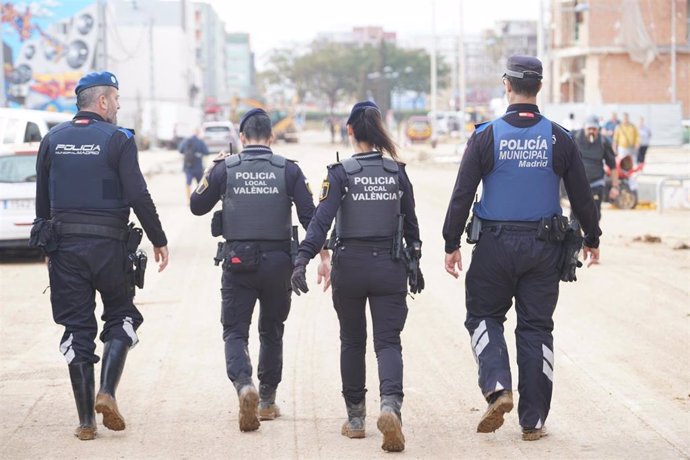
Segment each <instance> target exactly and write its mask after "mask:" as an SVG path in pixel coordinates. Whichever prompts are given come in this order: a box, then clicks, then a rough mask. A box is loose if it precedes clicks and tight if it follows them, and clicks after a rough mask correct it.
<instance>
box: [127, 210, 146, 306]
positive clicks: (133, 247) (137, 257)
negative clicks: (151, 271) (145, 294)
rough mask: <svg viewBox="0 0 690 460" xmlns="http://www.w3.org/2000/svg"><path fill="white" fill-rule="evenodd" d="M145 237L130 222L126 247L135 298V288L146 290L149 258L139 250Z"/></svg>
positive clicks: (141, 231) (140, 230)
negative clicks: (145, 281) (145, 279)
mask: <svg viewBox="0 0 690 460" xmlns="http://www.w3.org/2000/svg"><path fill="white" fill-rule="evenodd" d="M143 236H144V231H143V230H142V229H140V228H138V227H135V226H134V224H133V223H131V222H130V224H129V225H128V226H127V241H126V246H127V254H128V256H127V257H128V258H129V261H130V263H131V264H132V272H131V288H132V296H134V292H135V289H134V288H135V287H138V288H139V289H144V275H145V274H146V263H147V262H148V257H147V256H146V253H145V252H144V251H143V250H141V249H138V248H139V244H141V240H142V238H143Z"/></svg>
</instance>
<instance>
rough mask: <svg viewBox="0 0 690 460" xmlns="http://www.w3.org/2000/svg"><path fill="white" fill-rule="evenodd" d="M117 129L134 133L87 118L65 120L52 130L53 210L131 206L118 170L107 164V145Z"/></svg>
mask: <svg viewBox="0 0 690 460" xmlns="http://www.w3.org/2000/svg"><path fill="white" fill-rule="evenodd" d="M86 120H88V122H87V121H86ZM118 130H120V131H122V132H123V133H125V135H127V136H128V137H131V136H132V134H131V132H129V131H126V130H124V128H118V127H117V126H115V125H112V124H110V123H107V122H104V121H99V120H92V119H87V118H79V119H77V120H72V121H69V122H65V123H62V124H60V125H59V126H56V127H55V128H54V129H53V130H52V131H51V132H50V147H49V155H50V207H51V208H52V209H53V210H69V209H91V210H96V209H98V210H115V209H122V208H129V203H127V202H126V201H125V199H124V196H123V193H122V187H121V185H120V176H119V174H118V171H117V170H116V169H113V168H112V167H111V166H110V165H109V164H108V155H109V152H108V144H109V142H110V138H111V137H112V136H113V135H114V134H115V133H116V132H117V131H118Z"/></svg>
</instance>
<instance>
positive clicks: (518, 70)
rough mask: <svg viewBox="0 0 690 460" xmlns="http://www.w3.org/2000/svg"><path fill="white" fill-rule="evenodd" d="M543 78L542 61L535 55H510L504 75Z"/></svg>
mask: <svg viewBox="0 0 690 460" xmlns="http://www.w3.org/2000/svg"><path fill="white" fill-rule="evenodd" d="M506 75H507V76H509V77H513V78H535V79H537V80H541V79H542V67H541V61H540V60H539V59H537V58H535V57H534V56H510V57H509V58H508V60H507V61H506V71H505V74H504V76H506Z"/></svg>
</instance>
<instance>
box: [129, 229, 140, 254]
mask: <svg viewBox="0 0 690 460" xmlns="http://www.w3.org/2000/svg"><path fill="white" fill-rule="evenodd" d="M143 236H144V231H143V230H142V229H140V228H138V227H135V226H134V224H133V223H131V222H130V224H129V225H128V226H127V252H128V253H130V254H133V253H135V252H136V250H137V248H138V247H139V244H140V243H141V239H142V237H143Z"/></svg>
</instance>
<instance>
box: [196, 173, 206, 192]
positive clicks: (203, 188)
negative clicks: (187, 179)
mask: <svg viewBox="0 0 690 460" xmlns="http://www.w3.org/2000/svg"><path fill="white" fill-rule="evenodd" d="M207 188H208V178H207V177H206V175H204V177H202V178H201V181H200V182H199V184H198V185H197V187H196V190H194V192H195V193H196V194H197V195H201V194H202V193H204V192H205V191H206V189H207Z"/></svg>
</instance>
